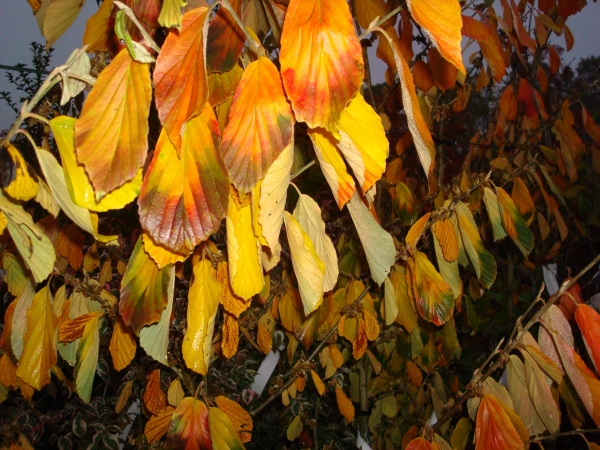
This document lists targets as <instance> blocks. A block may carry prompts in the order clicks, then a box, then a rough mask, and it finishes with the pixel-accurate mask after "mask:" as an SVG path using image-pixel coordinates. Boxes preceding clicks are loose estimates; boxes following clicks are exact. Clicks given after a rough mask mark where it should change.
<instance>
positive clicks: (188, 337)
mask: <svg viewBox="0 0 600 450" xmlns="http://www.w3.org/2000/svg"><path fill="white" fill-rule="evenodd" d="M214 272H215V271H214V269H213V268H212V265H211V263H210V262H209V261H208V260H206V259H203V260H201V261H200V262H198V263H197V264H196V265H195V266H194V282H193V283H192V285H191V286H190V291H189V294H188V310H187V311H188V314H187V330H186V332H185V336H184V337H183V343H182V352H183V359H184V360H185V364H186V365H187V366H188V367H189V368H190V369H192V370H193V371H194V372H198V373H200V374H202V375H206V374H207V373H208V364H209V362H210V350H211V348H212V335H213V330H214V327H215V317H216V314H217V307H218V306H219V298H220V297H221V292H222V288H221V285H220V284H219V283H218V282H217V280H215V275H216V273H214Z"/></svg>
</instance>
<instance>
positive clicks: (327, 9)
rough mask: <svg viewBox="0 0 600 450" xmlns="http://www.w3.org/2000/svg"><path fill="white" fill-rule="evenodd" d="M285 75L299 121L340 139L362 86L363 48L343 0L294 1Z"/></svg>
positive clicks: (286, 29)
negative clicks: (346, 110)
mask: <svg viewBox="0 0 600 450" xmlns="http://www.w3.org/2000/svg"><path fill="white" fill-rule="evenodd" d="M279 60H280V62H281V75H282V78H283V85H284V86H285V91H286V93H287V95H288V98H289V99H290V101H291V103H292V108H293V109H294V112H295V113H296V118H297V119H298V120H299V121H302V122H306V123H307V124H308V126H309V127H310V128H316V127H323V128H325V129H326V130H327V131H329V132H331V133H333V134H335V135H337V124H338V122H339V120H340V117H341V115H342V112H343V110H344V108H345V107H346V104H347V103H348V101H349V100H351V99H352V97H354V95H355V94H356V93H357V92H358V90H359V88H360V86H361V85H362V83H363V76H364V63H363V58H362V48H361V45H360V42H359V41H358V38H357V36H356V32H355V29H354V24H353V22H352V15H351V14H350V9H349V7H348V3H347V2H346V1H345V0H291V1H290V3H289V6H288V10H287V13H286V15H285V22H284V24H283V32H282V35H281V53H280V57H279Z"/></svg>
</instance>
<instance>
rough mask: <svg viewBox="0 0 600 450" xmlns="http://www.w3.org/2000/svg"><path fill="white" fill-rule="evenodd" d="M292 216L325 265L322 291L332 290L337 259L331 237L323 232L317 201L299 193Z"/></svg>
mask: <svg viewBox="0 0 600 450" xmlns="http://www.w3.org/2000/svg"><path fill="white" fill-rule="evenodd" d="M294 218H295V219H296V220H297V221H298V225H300V228H301V229H302V230H303V231H304V232H305V233H306V234H307V235H308V237H309V238H310V240H311V242H312V243H313V245H314V247H315V252H316V254H317V256H318V257H319V259H320V260H321V261H323V264H324V265H325V276H324V278H323V291H324V292H328V291H330V290H332V289H333V288H334V287H335V285H336V283H337V279H338V274H339V269H338V259H337V254H336V252H335V247H334V246H333V242H332V241H331V238H330V237H329V236H327V233H326V232H325V222H323V219H322V218H321V209H320V208H319V205H317V202H315V201H314V200H313V199H312V198H311V197H309V196H308V195H305V194H300V198H299V199H298V203H297V204H296V208H295V209H294Z"/></svg>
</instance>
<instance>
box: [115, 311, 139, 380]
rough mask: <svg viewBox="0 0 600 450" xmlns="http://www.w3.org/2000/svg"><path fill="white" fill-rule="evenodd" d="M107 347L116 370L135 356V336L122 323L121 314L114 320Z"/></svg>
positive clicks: (125, 365) (124, 365) (122, 367)
mask: <svg viewBox="0 0 600 450" xmlns="http://www.w3.org/2000/svg"><path fill="white" fill-rule="evenodd" d="M109 349H110V354H111V356H112V361H113V366H114V367H115V369H116V370H123V369H124V368H125V367H127V366H128V365H129V363H130V362H131V360H132V359H133V357H134V356H135V351H136V349H137V345H136V342H135V337H134V336H133V333H132V331H131V328H129V327H128V326H127V325H125V324H124V323H123V319H122V318H121V316H117V320H116V321H115V327H114V329H113V334H112V337H111V339H110V346H109Z"/></svg>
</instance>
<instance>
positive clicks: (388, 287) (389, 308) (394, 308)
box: [383, 274, 398, 325]
mask: <svg viewBox="0 0 600 450" xmlns="http://www.w3.org/2000/svg"><path fill="white" fill-rule="evenodd" d="M390 275H391V274H390ZM384 285H385V294H384V302H383V304H384V308H385V324H386V325H390V324H391V323H393V322H394V321H395V320H396V317H398V301H397V300H396V291H395V289H394V285H393V284H392V282H391V281H390V279H389V278H386V279H385V282H384Z"/></svg>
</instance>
